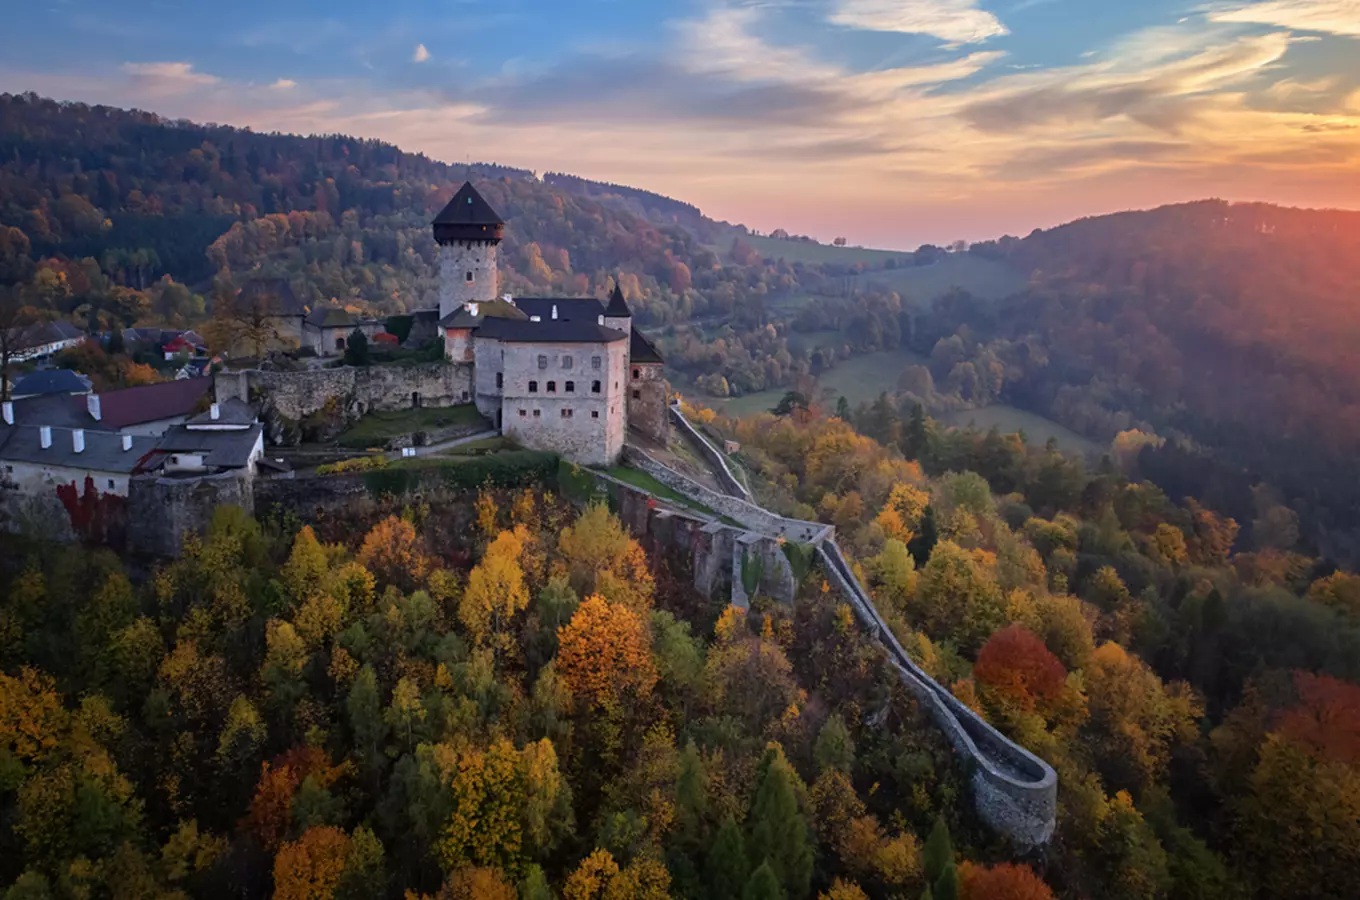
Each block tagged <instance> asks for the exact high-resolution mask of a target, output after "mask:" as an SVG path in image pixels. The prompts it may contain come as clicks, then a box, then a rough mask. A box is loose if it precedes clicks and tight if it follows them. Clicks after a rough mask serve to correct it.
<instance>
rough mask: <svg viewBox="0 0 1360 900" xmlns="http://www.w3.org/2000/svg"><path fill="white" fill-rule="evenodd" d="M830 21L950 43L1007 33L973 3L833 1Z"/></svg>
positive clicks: (949, 0) (950, 0) (942, 0)
mask: <svg viewBox="0 0 1360 900" xmlns="http://www.w3.org/2000/svg"><path fill="white" fill-rule="evenodd" d="M829 21H830V22H832V23H833V24H835V25H843V26H845V27H846V28H860V29H864V30H866V31H896V32H902V33H904V34H928V35H931V36H932V37H937V38H939V39H940V40H942V41H948V42H949V43H951V44H973V43H977V42H979V41H985V40H987V39H988V38H992V37H999V36H1000V35H1003V34H1007V33H1008V32H1007V30H1006V26H1005V25H1002V24H1001V20H1000V19H998V18H997V17H996V16H994V15H992V14H991V13H989V12H987V11H986V10H985V9H980V8H979V7H978V5H977V4H976V3H975V2H973V0H835V3H834V7H833V9H832V12H831V15H830V16H829Z"/></svg>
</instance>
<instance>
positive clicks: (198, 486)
mask: <svg viewBox="0 0 1360 900" xmlns="http://www.w3.org/2000/svg"><path fill="white" fill-rule="evenodd" d="M220 506H239V507H241V508H242V509H244V510H245V511H246V512H247V513H250V514H253V513H254V512H255V481H254V479H252V478H248V477H244V476H242V475H240V474H239V473H236V474H232V473H228V474H223V475H202V476H199V477H196V478H163V477H160V476H156V475H140V476H137V477H135V478H133V479H132V481H131V482H130V483H129V485H128V523H127V545H128V550H129V551H131V552H133V553H137V554H144V555H147V556H165V557H175V556H179V553H180V549H181V548H182V547H183V545H184V538H185V537H186V536H187V535H190V534H196V535H197V534H202V533H203V531H204V530H205V529H206V528H207V526H208V523H209V522H211V521H212V516H213V513H214V512H215V511H216V510H217V508H218V507H220Z"/></svg>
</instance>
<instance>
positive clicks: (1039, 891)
mask: <svg viewBox="0 0 1360 900" xmlns="http://www.w3.org/2000/svg"><path fill="white" fill-rule="evenodd" d="M959 900H1054V898H1053V891H1052V890H1051V889H1050V888H1049V886H1048V885H1046V884H1044V882H1043V880H1042V879H1040V878H1039V876H1038V875H1035V874H1034V872H1032V871H1031V870H1030V869H1028V868H1026V867H1025V866H1017V865H1014V864H1012V863H1002V864H1001V865H999V866H979V865H975V864H973V863H970V862H965V863H964V864H963V865H961V866H959Z"/></svg>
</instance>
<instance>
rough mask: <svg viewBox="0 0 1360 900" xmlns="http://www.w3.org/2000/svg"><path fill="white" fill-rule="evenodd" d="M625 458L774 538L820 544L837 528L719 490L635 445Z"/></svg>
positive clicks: (730, 516)
mask: <svg viewBox="0 0 1360 900" xmlns="http://www.w3.org/2000/svg"><path fill="white" fill-rule="evenodd" d="M623 458H624V460H626V461H627V462H628V464H629V465H631V466H633V467H634V468H637V469H640V470H641V471H643V472H646V473H647V474H648V475H650V476H652V477H653V478H655V479H656V480H657V481H659V482H661V483H662V484H664V485H665V486H666V487H668V488H670V489H672V490H674V491H676V492H677V493H679V494H682V495H684V496H685V497H688V498H689V499H691V500H694V501H696V502H698V503H702V504H703V505H704V506H707V507H708V508H709V509H712V510H714V511H715V512H717V513H718V514H719V515H722V516H727V517H728V518H730V519H732V520H734V521H737V522H740V523H741V524H742V525H744V526H745V527H747V528H749V529H751V530H752V531H756V532H759V533H760V534H763V535H767V536H769V537H772V538H780V537H782V538H784V539H785V540H788V541H797V542H798V543H800V544H820V543H821V542H822V541H824V540H826V539H827V538H829V537H830V536H831V535H832V534H833V533H834V532H835V529H834V528H833V527H832V526H830V525H824V524H822V523H821V522H805V521H803V520H802V519H786V518H784V517H783V516H777V515H775V514H774V513H772V512H770V511H769V510H767V509H765V508H763V507H760V506H757V505H756V504H754V503H750V502H748V501H746V500H742V499H740V498H738V497H732V496H729V495H727V494H720V493H718V492H717V491H714V490H712V489H710V488H707V487H704V486H703V485H701V484H698V483H697V482H695V481H693V480H691V479H690V478H688V477H686V476H685V475H682V474H681V473H679V472H677V471H675V470H674V469H672V468H670V467H669V466H666V465H664V464H663V463H660V462H657V461H656V460H654V459H652V457H650V456H648V455H647V453H646V452H644V451H643V450H640V449H639V448H637V447H634V446H632V445H629V446H627V447H624V448H623Z"/></svg>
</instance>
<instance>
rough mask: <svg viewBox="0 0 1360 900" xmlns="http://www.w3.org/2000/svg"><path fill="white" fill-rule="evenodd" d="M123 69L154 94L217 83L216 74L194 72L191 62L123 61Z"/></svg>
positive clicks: (188, 89) (179, 91)
mask: <svg viewBox="0 0 1360 900" xmlns="http://www.w3.org/2000/svg"><path fill="white" fill-rule="evenodd" d="M123 71H124V72H127V73H128V74H129V75H131V76H132V78H133V81H134V82H136V83H137V84H138V85H139V86H140V87H142V88H143V89H144V90H146V91H147V92H148V93H150V94H152V95H156V96H160V95H165V94H175V93H183V92H185V91H191V90H193V89H195V88H200V87H204V86H206V85H213V84H217V83H218V81H220V80H221V79H219V78H218V77H217V76H216V75H209V74H207V73H206V72H195V71H194V66H193V63H187V62H144V63H134V62H128V63H123Z"/></svg>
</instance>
